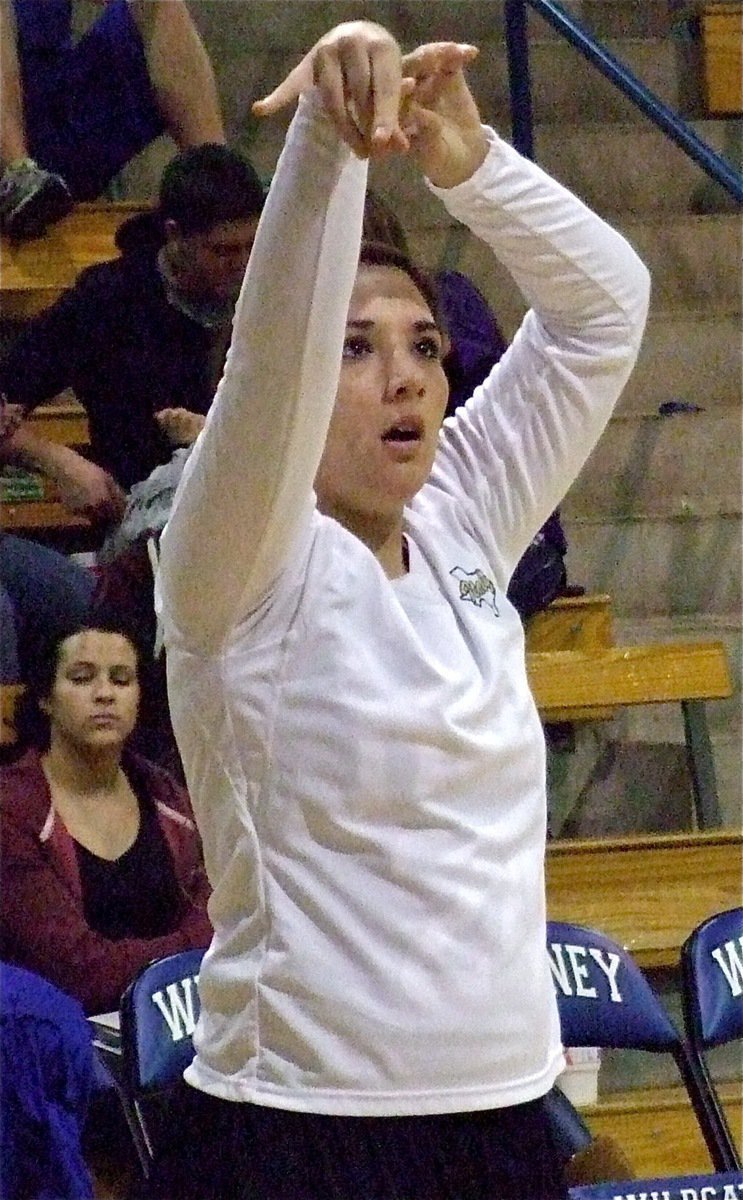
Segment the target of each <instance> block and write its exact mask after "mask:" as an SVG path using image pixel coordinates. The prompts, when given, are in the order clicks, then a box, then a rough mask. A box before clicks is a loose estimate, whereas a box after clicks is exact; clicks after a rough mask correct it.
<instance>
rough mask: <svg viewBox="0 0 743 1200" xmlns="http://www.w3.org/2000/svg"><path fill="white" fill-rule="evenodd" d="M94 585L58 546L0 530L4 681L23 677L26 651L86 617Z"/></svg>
mask: <svg viewBox="0 0 743 1200" xmlns="http://www.w3.org/2000/svg"><path fill="white" fill-rule="evenodd" d="M94 586H95V579H94V577H93V575H92V574H91V572H90V571H87V570H86V569H85V568H84V567H81V566H79V565H78V564H77V563H75V562H72V561H71V560H70V559H69V558H66V557H65V555H64V554H60V553H59V552H58V551H57V550H52V549H50V548H49V547H48V546H42V545H40V544H39V543H38V542H32V541H29V540H27V539H26V538H20V537H15V536H14V535H13V534H10V533H4V534H0V589H1V590H0V620H2V628H1V629H0V647H1V649H0V672H2V676H3V682H5V683H11V682H13V681H14V680H15V681H17V682H23V680H24V673H25V667H26V665H27V664H28V662H29V656H30V655H31V654H34V653H38V650H39V648H40V647H43V646H44V645H46V644H48V643H49V641H50V639H53V638H55V637H56V636H58V635H59V634H65V633H67V632H69V631H71V630H72V629H73V628H74V627H75V626H76V625H79V624H80V623H81V622H83V621H85V620H87V618H88V613H89V609H90V601H91V598H92V595H93V588H94ZM3 597H4V603H5V605H6V606H7V607H5V609H4V610H3V609H2V605H3V599H2V598H3ZM9 671H14V672H15V675H14V676H13V675H10V674H8V672H9Z"/></svg>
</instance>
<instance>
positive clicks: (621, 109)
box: [193, 0, 679, 136]
mask: <svg viewBox="0 0 743 1200" xmlns="http://www.w3.org/2000/svg"><path fill="white" fill-rule="evenodd" d="M227 8H228V9H229V20H225V11H226V8H225V5H224V2H223V0H200V2H199V4H196V5H194V6H193V15H194V18H195V20H196V22H197V24H198V26H199V28H200V31H201V33H202V36H203V38H204V41H205V44H206V46H207V49H208V51H209V53H210V55H211V58H212V61H213V63H214V65H215V72H216V75H217V81H218V85H219V90H220V95H221V96H222V99H223V104H224V107H225V113H226V117H227V122H228V125H229V127H230V130H231V131H232V134H233V136H234V135H235V134H236V133H237V131H238V130H239V129H241V128H242V127H243V122H244V120H245V118H246V114H247V111H248V105H249V101H250V100H252V99H255V97H256V96H258V95H260V94H261V93H262V91H263V90H265V89H267V88H268V87H273V86H275V84H276V82H277V81H278V80H279V79H281V78H282V77H283V74H284V72H285V71H286V69H287V68H288V67H289V66H291V65H293V64H294V63H295V62H296V61H297V59H298V57H299V56H300V54H302V53H304V52H305V51H306V50H307V49H308V47H309V46H310V45H311V44H312V42H313V41H314V40H315V39H316V38H318V37H319V36H320V35H321V34H323V33H324V32H326V30H328V29H329V28H330V27H331V26H332V25H334V24H336V23H338V22H339V21H343V20H347V19H349V18H358V16H359V7H358V4H355V3H353V2H352V0H332V2H328V0H292V2H290V3H289V2H283V3H282V2H278V0H263V2H258V3H255V2H251V3H232V4H230V5H229V6H227ZM572 8H573V10H574V11H575V12H576V13H580V14H581V15H582V16H584V17H586V19H587V24H588V25H589V26H592V27H593V29H594V31H596V32H598V33H599V34H601V35H602V37H603V36H605V35H606V34H610V35H612V36H611V37H610V38H609V40H608V41H607V42H606V44H607V46H608V48H609V49H610V50H611V51H612V53H614V54H615V55H617V57H619V58H620V59H621V60H622V61H623V62H625V63H626V64H627V65H628V66H629V67H630V69H631V70H632V71H634V72H635V73H636V74H637V75H638V77H639V78H640V79H642V81H643V82H644V83H645V84H647V86H649V87H650V88H652V90H653V91H656V92H657V94H658V95H660V96H661V98H662V99H664V100H666V101H667V102H669V103H671V104H675V103H676V102H677V100H678V96H679V89H678V82H677V81H678V72H677V70H676V63H677V59H678V43H677V42H676V41H674V40H673V39H672V38H670V37H669V36H668V29H669V25H670V22H669V17H668V10H667V9H666V10H665V13H664V6H663V5H662V3H652V4H647V5H640V4H634V5H633V4H631V3H626V2H625V3H623V4H620V5H611V4H607V3H605V2H603V3H596V2H593V3H590V2H588V3H586V2H583V3H580V2H579V0H574V2H573V3H572ZM363 15H364V16H367V17H371V18H373V19H376V20H379V21H380V22H381V23H382V24H384V25H386V26H387V27H388V28H389V29H391V30H392V31H393V32H394V33H395V34H396V35H397V36H398V37H399V38H400V40H401V42H402V44H403V45H404V46H406V47H411V48H412V47H413V46H415V45H418V44H419V43H420V42H426V41H432V40H437V39H441V38H451V39H455V40H462V41H469V42H474V43H475V44H476V45H478V46H479V47H480V57H479V60H478V62H477V63H476V64H475V65H474V67H473V70H472V79H473V81H474V87H475V90H476V92H477V94H478V97H479V98H481V100H482V103H483V112H484V113H486V114H487V115H488V116H489V117H492V118H493V119H498V120H500V121H503V120H504V118H507V114H508V85H507V73H506V67H505V50H504V44H503V4H502V3H501V2H500V0H498V2H494V3H482V2H481V0H454V2H448V3H445V2H443V0H431V2H429V3H427V4H422V3H420V0H407V2H406V3H397V2H394V0H383V2H377V3H374V2H372V3H367V4H366V5H364V11H363ZM530 34H531V37H530V45H531V69H532V74H533V81H534V103H535V112H536V114H537V117H538V119H545V120H549V121H554V120H561V119H580V118H581V116H582V115H585V114H587V113H590V114H591V118H592V119H594V120H596V119H606V120H622V119H627V115H628V113H629V119H636V117H635V112H634V109H633V108H632V107H628V105H627V102H626V101H624V100H623V99H622V98H621V97H619V96H618V95H617V94H615V89H613V88H612V87H611V85H609V84H607V83H606V82H605V81H603V80H602V79H601V77H600V76H599V75H598V73H597V72H596V71H595V70H594V69H592V68H590V67H589V66H588V64H587V63H586V62H585V60H584V59H583V58H582V56H580V55H579V54H577V52H576V51H574V50H573V49H572V48H571V47H570V46H568V45H567V44H566V43H564V42H563V41H562V40H560V41H558V40H557V39H556V37H555V35H554V33H553V31H552V30H551V29H550V27H549V26H547V25H546V24H545V23H544V22H543V21H541V20H540V19H539V18H537V17H532V19H531V21H530Z"/></svg>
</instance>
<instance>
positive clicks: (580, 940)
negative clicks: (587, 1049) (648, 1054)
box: [547, 921, 681, 1052]
mask: <svg viewBox="0 0 743 1200" xmlns="http://www.w3.org/2000/svg"><path fill="white" fill-rule="evenodd" d="M547 946H548V950H549V954H550V964H551V966H552V974H553V981H554V983H555V992H556V994H557V1004H558V1008H559V1012H560V1026H561V1030H562V1039H563V1043H564V1044H565V1045H566V1046H606V1047H614V1048H616V1049H622V1048H625V1049H626V1048H634V1049H636V1050H657V1051H669V1052H672V1051H673V1050H674V1048H675V1047H677V1046H678V1045H679V1044H680V1042H681V1038H680V1035H679V1033H678V1031H677V1030H676V1028H675V1027H674V1025H673V1024H672V1022H671V1020H670V1018H669V1017H668V1015H667V1013H666V1011H665V1009H664V1008H663V1005H662V1004H661V1002H660V1000H659V999H658V997H657V996H656V994H655V992H654V991H653V990H652V988H651V987H650V985H649V983H648V982H647V980H646V979H645V976H644V975H643V973H642V971H641V970H640V968H639V967H638V966H637V964H636V963H635V962H634V960H633V959H632V957H631V955H629V954H628V953H627V951H626V950H625V949H624V948H623V947H622V946H620V945H618V944H617V943H616V942H614V941H612V940H611V938H608V937H606V936H605V935H604V934H601V933H598V932H596V931H595V930H592V929H584V928H582V927H581V926H578V925H570V924H566V923H563V922H560V921H549V922H548V923H547ZM612 956H616V957H617V958H618V965H617V966H616V974H615V975H614V984H615V988H614V991H613V990H612V988H611V986H610V982H609V979H608V977H607V975H606V973H605V971H604V970H602V969H601V967H600V966H599V965H598V961H597V957H598V958H600V959H601V961H603V962H604V963H606V964H611V965H612V966H613V964H614V958H613V957H612ZM561 978H562V980H563V982H561ZM617 993H618V995H619V998H617Z"/></svg>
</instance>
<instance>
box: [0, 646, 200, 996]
mask: <svg viewBox="0 0 743 1200" xmlns="http://www.w3.org/2000/svg"><path fill="white" fill-rule="evenodd" d="M138 704H139V683H138V663H137V651H136V649H135V647H134V645H133V643H132V641H131V640H130V639H129V637H128V636H127V635H126V634H124V633H122V632H120V631H118V630H115V629H113V628H98V627H83V628H77V629H75V630H74V631H72V632H70V633H68V634H66V635H65V636H62V637H60V638H59V639H58V640H57V642H56V643H55V644H54V646H53V647H52V648H51V653H49V652H48V651H47V652H46V653H45V654H44V655H43V661H40V663H39V664H38V666H37V668H36V669H34V670H33V671H32V672H31V680H30V684H29V691H28V693H27V696H26V697H25V703H24V705H23V708H22V712H21V714H20V719H19V726H20V734H21V737H22V738H24V735H25V738H26V739H28V740H30V741H31V743H32V745H31V748H29V749H28V750H27V751H26V752H25V753H24V754H23V755H22V757H20V758H19V759H18V760H17V761H16V762H14V763H12V764H10V765H6V766H4V767H1V768H0V815H1V818H2V821H1V827H0V849H1V853H2V863H3V904H2V912H1V913H0V954H1V956H2V957H3V958H5V959H6V960H7V961H9V962H12V963H15V964H17V965H19V966H23V967H26V968H28V969H30V970H32V971H36V972H37V973H38V974H40V975H43V976H45V977H46V978H47V979H49V980H50V981H51V982H52V983H54V984H56V985H57V986H58V987H60V988H62V989H63V990H64V991H66V992H68V993H70V994H71V995H73V996H75V997H76V998H77V999H78V1000H79V1001H80V1002H81V1003H82V1005H83V1007H84V1008H85V1010H86V1012H88V1013H95V1012H104V1011H108V1010H111V1009H115V1008H118V1006H119V1000H120V997H121V994H122V992H123V991H124V989H125V987H126V986H127V984H128V983H129V982H130V980H131V979H132V978H133V977H134V975H135V974H136V973H137V971H138V970H139V969H140V968H141V967H143V966H144V965H145V964H146V963H148V962H150V961H151V960H152V959H154V958H161V957H163V956H164V955H166V954H172V953H174V952H176V951H179V950H186V949H189V948H191V947H202V946H207V945H208V944H209V942H210V940H211V932H212V931H211V925H210V923H209V919H208V917H207V914H206V902H207V898H208V896H209V885H208V882H207V878H206V874H205V871H204V868H203V865H202V861H201V846H200V842H199V838H198V835H197V833H196V829H195V826H194V823H193V818H192V815H191V807H190V804H189V800H188V796H187V794H186V792H185V791H184V789H183V788H182V787H181V786H180V785H179V784H178V783H176V781H175V780H174V779H172V778H171V776H169V775H168V774H167V773H166V772H164V771H163V770H161V769H160V768H159V767H156V766H154V765H153V764H152V763H149V762H147V761H146V760H145V759H143V758H140V757H139V756H137V755H134V754H132V753H130V752H128V751H127V750H126V748H125V745H126V740H127V737H128V736H129V734H130V733H131V732H132V729H133V728H134V725H135V723H136V720H137V709H138Z"/></svg>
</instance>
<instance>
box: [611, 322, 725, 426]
mask: <svg viewBox="0 0 743 1200" xmlns="http://www.w3.org/2000/svg"><path fill="white" fill-rule="evenodd" d="M741 378H743V346H741V319H740V315H739V313H727V312H725V311H723V310H722V309H721V310H719V311H717V312H709V311H708V312H705V311H703V310H699V309H688V310H684V309H680V308H677V309H667V310H663V309H661V308H659V307H658V306H657V305H655V304H653V305H652V307H651V312H650V319H649V321H648V324H647V328H646V331H645V338H644V341H643V344H642V348H641V350H640V355H639V358H638V360H637V363H636V365H635V369H634V371H633V372H632V375H631V376H630V379H629V381H628V383H627V385H626V387H625V389H624V392H623V393H622V397H621V400H620V401H619V404H618V406H617V413H618V414H621V415H625V414H628V413H645V414H647V415H651V414H655V413H657V411H658V406H659V404H662V403H664V402H665V401H668V400H677V401H681V402H682V403H687V404H698V405H701V406H702V407H703V408H705V409H706V410H707V411H708V412H709V411H712V410H716V409H717V408H719V407H721V406H724V405H730V404H739V403H740V399H741Z"/></svg>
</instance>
